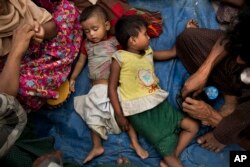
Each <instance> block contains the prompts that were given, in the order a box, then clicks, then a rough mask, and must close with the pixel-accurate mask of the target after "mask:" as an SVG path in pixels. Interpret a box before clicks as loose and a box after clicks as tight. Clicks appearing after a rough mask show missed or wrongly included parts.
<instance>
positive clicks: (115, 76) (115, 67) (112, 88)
mask: <svg viewBox="0 0 250 167" xmlns="http://www.w3.org/2000/svg"><path fill="white" fill-rule="evenodd" d="M120 70H121V68H120V65H119V64H118V62H117V61H116V60H113V61H112V64H111V73H110V76H109V85H108V96H109V99H110V101H111V104H112V106H113V108H114V111H115V116H116V121H117V123H118V125H119V126H120V128H121V129H122V130H123V131H127V130H129V124H128V120H127V119H126V117H124V115H123V113H122V108H121V105H120V102H119V99H118V94H117V87H118V82H119V77H120Z"/></svg>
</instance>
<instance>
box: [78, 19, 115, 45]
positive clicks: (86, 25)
mask: <svg viewBox="0 0 250 167" xmlns="http://www.w3.org/2000/svg"><path fill="white" fill-rule="evenodd" d="M81 25H82V28H83V30H84V32H85V34H86V36H87V39H88V40H90V41H91V42H94V43H97V42H100V41H102V40H103V39H105V38H106V37H107V31H108V30H109V29H110V23H109V22H108V21H105V20H104V19H103V18H102V17H99V16H98V15H97V14H94V15H93V16H91V17H90V18H88V19H87V20H85V21H83V22H81Z"/></svg>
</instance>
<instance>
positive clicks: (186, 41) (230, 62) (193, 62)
mask: <svg viewBox="0 0 250 167" xmlns="http://www.w3.org/2000/svg"><path fill="white" fill-rule="evenodd" d="M223 34H224V32H223V31H221V30H212V29H204V28H188V29H186V30H184V32H182V33H181V34H180V35H179V36H178V38H177V43H176V49H177V56H178V57H179V58H180V60H181V62H182V63H183V64H184V66H185V67H186V68H187V70H188V72H189V73H191V74H192V73H194V72H196V71H197V70H198V68H199V67H200V66H201V64H202V63H203V62H204V61H205V59H206V57H207V56H208V54H209V53H210V51H211V49H212V47H213V45H214V44H215V42H216V41H217V39H218V38H219V37H221V36H222V35H223ZM244 68H245V65H239V64H237V63H236V57H234V56H230V55H228V56H226V57H225V58H224V59H223V60H222V61H221V62H220V63H219V64H218V65H217V66H216V67H215V68H214V69H213V71H212V73H211V74H210V77H209V80H208V84H211V85H214V86H216V87H217V88H218V89H219V90H220V91H222V92H223V93H225V94H228V95H236V96H239V95H240V94H241V91H240V90H241V86H242V84H241V81H240V78H239V76H240V73H241V72H242V70H243V69H244Z"/></svg>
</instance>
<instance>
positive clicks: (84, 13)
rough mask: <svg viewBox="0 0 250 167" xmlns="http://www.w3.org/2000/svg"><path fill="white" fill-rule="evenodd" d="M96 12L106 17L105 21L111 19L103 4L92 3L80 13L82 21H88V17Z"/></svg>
mask: <svg viewBox="0 0 250 167" xmlns="http://www.w3.org/2000/svg"><path fill="white" fill-rule="evenodd" d="M94 14H97V15H99V16H101V17H103V19H105V21H108V20H109V19H108V14H107V12H106V11H105V10H104V9H103V8H102V7H101V6H99V5H91V6H88V7H86V8H85V9H84V10H83V11H82V13H81V15H80V22H82V21H86V20H87V19H88V18H90V17H91V16H93V15H94Z"/></svg>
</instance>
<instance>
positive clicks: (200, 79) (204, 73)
mask: <svg viewBox="0 0 250 167" xmlns="http://www.w3.org/2000/svg"><path fill="white" fill-rule="evenodd" d="M223 38H224V37H221V38H219V39H218V40H217V41H216V43H215V45H214V46H213V48H212V50H211V52H210V53H209V55H208V57H207V59H206V60H205V61H204V63H203V64H202V65H201V66H200V67H199V69H198V70H197V71H196V72H195V73H194V74H193V75H191V76H190V77H189V78H188V79H187V80H186V82H185V84H184V86H183V88H182V97H183V98H185V97H187V96H189V95H190V94H191V93H192V96H193V97H195V96H197V95H198V94H199V93H200V92H202V90H203V88H204V86H205V84H206V82H207V80H208V77H209V75H210V73H211V71H212V70H213V68H214V67H215V66H216V65H217V64H218V63H219V62H220V61H221V60H222V59H223V58H224V57H225V56H226V55H227V54H226V51H225V48H224V46H225V44H226V42H227V41H225V40H223Z"/></svg>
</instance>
